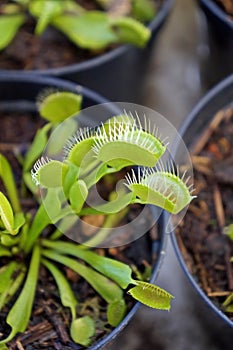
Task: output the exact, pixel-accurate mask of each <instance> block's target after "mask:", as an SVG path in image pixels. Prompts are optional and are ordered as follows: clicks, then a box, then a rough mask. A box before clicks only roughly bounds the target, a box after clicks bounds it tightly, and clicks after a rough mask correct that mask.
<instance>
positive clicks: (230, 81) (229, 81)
mask: <svg viewBox="0 0 233 350" xmlns="http://www.w3.org/2000/svg"><path fill="white" fill-rule="evenodd" d="M225 89H228V90H230V89H231V91H232V92H233V74H232V75H230V76H229V77H227V78H226V79H224V80H223V81H221V82H220V83H218V84H217V85H216V86H215V87H213V88H212V89H211V90H210V91H209V92H208V93H207V94H206V95H204V97H203V98H202V99H201V100H200V101H199V103H198V104H197V105H196V107H194V108H193V110H192V111H191V113H190V114H189V115H188V116H187V118H186V119H185V122H184V123H183V125H182V127H181V128H180V130H179V133H180V135H181V137H184V135H185V133H186V132H187V130H188V129H189V126H190V125H191V124H192V123H194V122H195V120H197V119H198V118H200V113H201V112H202V110H203V109H204V108H205V107H206V106H207V105H210V104H212V101H213V100H214V99H215V97H217V96H219V95H220V94H221V92H222V91H223V90H225ZM232 96H233V95H232ZM228 102H229V101H228ZM223 107H224V105H222V108H223ZM219 109H221V107H220V108H217V109H216V112H217V111H218V110H219ZM177 146H178V145H177V144H176V145H175V151H174V152H176V150H177ZM168 219H169V214H168V213H167V212H164V217H163V224H164V225H165V223H166V222H167V221H168ZM171 241H172V245H173V248H174V251H175V254H176V257H177V259H178V261H179V263H180V266H181V267H182V269H183V271H184V273H185V275H186V277H187V278H188V280H189V281H190V282H191V285H192V286H193V287H194V289H195V291H196V292H197V293H198V294H199V295H200V296H201V298H202V299H203V300H204V301H205V303H206V304H207V305H208V306H209V307H210V308H211V309H212V310H213V311H214V312H215V313H216V314H217V315H218V316H219V317H220V318H221V319H222V320H223V321H224V322H225V323H226V324H227V325H228V326H230V327H231V328H233V321H231V320H230V319H229V318H228V317H227V316H226V315H225V314H224V313H223V312H222V311H221V310H220V309H219V308H218V307H217V306H216V305H215V304H214V303H213V302H212V301H211V300H210V298H209V297H208V296H207V295H206V293H205V292H204V291H203V289H202V288H201V287H200V286H199V284H198V283H197V281H196V280H195V278H194V276H193V275H192V274H191V273H190V271H189V270H188V268H187V265H186V263H185V261H184V259H183V256H182V254H181V251H180V249H179V246H178V242H177V239H176V235H175V232H174V231H172V233H171Z"/></svg>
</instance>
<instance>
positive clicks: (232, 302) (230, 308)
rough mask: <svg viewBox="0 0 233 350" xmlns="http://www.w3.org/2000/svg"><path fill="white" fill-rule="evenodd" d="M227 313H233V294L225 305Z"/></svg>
mask: <svg viewBox="0 0 233 350" xmlns="http://www.w3.org/2000/svg"><path fill="white" fill-rule="evenodd" d="M223 306H224V308H225V311H226V312H233V293H231V294H230V295H228V297H227V298H226V300H225V301H224V303H223Z"/></svg>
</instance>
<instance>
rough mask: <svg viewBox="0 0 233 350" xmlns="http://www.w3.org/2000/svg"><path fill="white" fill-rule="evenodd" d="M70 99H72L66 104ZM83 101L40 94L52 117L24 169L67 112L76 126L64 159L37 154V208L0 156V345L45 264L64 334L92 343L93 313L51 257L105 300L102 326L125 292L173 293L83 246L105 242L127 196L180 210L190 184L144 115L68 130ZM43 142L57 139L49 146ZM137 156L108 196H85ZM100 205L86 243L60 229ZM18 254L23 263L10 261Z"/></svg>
mask: <svg viewBox="0 0 233 350" xmlns="http://www.w3.org/2000/svg"><path fill="white" fill-rule="evenodd" d="M56 94H57V95H56ZM68 100H69V108H68V109H67V110H65V109H64V108H65V105H67V101H68ZM72 101H73V104H72ZM80 101H81V99H80V97H78V98H77V99H76V98H75V96H72V95H66V94H65V93H63V92H62V93H55V94H52V95H51V94H50V95H49V96H46V97H45V100H44V101H42V102H40V106H39V110H40V112H41V114H43V116H44V117H45V118H46V119H47V120H48V121H49V123H48V124H46V125H45V126H44V127H43V128H42V129H41V130H39V131H38V132H37V134H36V137H35V140H34V141H33V142H32V147H31V148H30V149H29V151H28V153H27V155H26V157H25V159H24V163H23V164H22V168H23V172H24V174H26V173H27V172H28V169H29V167H30V165H31V164H32V163H33V162H35V157H38V156H40V154H41V152H42V149H43V147H44V146H45V144H46V143H47V141H48V136H49V133H50V132H51V131H53V132H55V133H56V132H57V131H56V130H57V129H55V126H57V125H58V124H59V123H60V122H61V121H63V120H65V119H67V118H68V117H70V116H71V118H69V119H68V121H69V120H71V121H72V123H71V124H72V127H71V128H70V127H69V128H68V129H65V132H64V135H65V137H67V141H66V142H65V141H64V137H63V139H62V142H61V143H62V144H64V159H63V161H59V160H56V159H52V157H51V158H48V157H45V156H43V157H40V158H39V159H38V160H37V161H36V162H35V164H34V167H33V170H32V179H33V181H34V183H35V186H38V185H39V186H40V187H41V190H42V191H43V193H44V196H43V199H42V200H40V198H38V195H36V196H35V198H36V201H35V203H37V206H38V208H37V210H36V213H35V215H33V217H32V215H31V214H30V213H29V212H23V210H22V208H21V203H20V197H19V195H18V191H17V189H16V186H15V183H14V178H13V174H12V170H11V167H10V165H9V163H8V162H7V160H6V158H4V156H2V155H0V160H1V165H3V168H4V170H3V168H1V171H0V176H1V178H2V180H3V184H4V185H5V191H4V193H0V214H1V221H0V259H5V260H4V264H5V265H4V266H3V268H1V269H0V282H1V283H0V309H1V307H3V306H5V307H6V306H7V305H9V304H8V303H9V301H11V303H12V307H11V308H10V307H9V313H8V316H7V317H6V322H7V323H8V324H9V325H10V326H11V332H10V334H9V335H7V336H5V338H4V339H0V348H1V347H3V346H4V344H6V343H8V342H9V341H10V340H11V339H12V338H13V337H14V336H15V335H16V334H17V333H18V332H24V331H25V329H26V327H27V325H28V322H29V319H30V317H31V311H32V307H33V302H34V298H35V291H36V287H37V283H38V273H39V268H40V266H41V265H43V266H44V267H45V268H46V269H47V270H48V272H49V273H50V274H51V275H52V277H53V279H54V282H55V284H56V286H57V289H58V292H59V295H60V299H61V303H62V305H63V306H64V307H67V308H69V309H70V313H71V322H70V334H71V337H72V339H73V340H74V341H75V342H77V343H79V344H81V345H84V346H88V345H89V344H90V343H91V340H92V337H93V336H94V334H95V327H96V323H97V321H98V320H97V319H96V315H95V314H94V313H93V315H92V317H90V316H87V315H85V314H83V313H81V314H79V313H78V312H77V306H78V305H79V303H80V302H79V300H78V299H77V295H76V294H75V293H74V292H73V291H72V287H71V283H70V281H69V280H68V279H67V277H66V275H65V274H64V272H63V271H62V269H58V267H57V264H61V265H63V266H65V267H66V268H69V269H72V270H73V271H74V273H76V274H78V275H79V276H81V277H82V278H84V279H85V280H86V281H87V282H88V283H89V284H90V285H91V286H92V288H93V289H94V290H95V291H96V293H97V294H98V295H99V296H100V298H102V299H103V300H104V302H105V305H106V310H107V311H106V317H107V321H106V325H107V324H110V325H111V326H113V327H115V326H117V325H118V324H119V322H120V321H121V320H122V318H123V317H124V315H125V312H126V305H125V300H124V293H125V291H127V292H128V293H129V294H130V295H131V296H132V297H133V298H134V299H135V300H139V301H140V302H142V303H144V304H145V305H148V306H150V307H153V308H157V309H163V310H169V309H170V301H171V299H172V298H173V296H172V295H171V294H169V293H168V292H166V291H165V290H163V289H161V288H160V287H158V286H154V285H152V284H150V283H148V282H146V281H142V280H140V278H139V277H140V276H139V274H138V275H136V278H135V277H134V276H135V274H134V273H133V269H132V268H131V267H130V266H128V265H127V264H124V263H122V262H119V261H117V260H115V259H111V258H109V257H106V256H100V255H99V254H97V253H96V252H95V251H93V250H91V249H90V248H89V247H96V246H98V245H101V243H102V242H103V241H104V240H105V239H107V238H108V235H109V234H111V231H112V228H113V227H115V226H117V224H119V223H120V221H121V220H122V218H123V217H124V216H125V215H126V213H127V212H128V210H129V205H130V204H134V203H141V204H147V203H151V204H153V205H157V206H160V207H162V208H164V209H166V210H168V211H170V212H171V213H177V212H179V211H180V210H182V209H183V208H184V207H185V206H186V205H187V204H188V203H189V202H190V201H191V200H192V198H193V197H192V196H191V194H190V190H191V189H190V188H189V187H188V185H187V183H186V180H185V179H184V177H181V178H179V176H178V175H176V174H175V171H174V170H173V169H169V168H168V169H167V170H166V169H164V168H162V167H161V166H160V165H159V163H158V162H159V160H160V158H161V157H162V155H163V154H164V152H165V150H166V145H165V144H164V142H162V141H161V140H160V139H159V137H158V136H157V133H156V132H155V130H154V129H153V128H151V127H150V124H149V123H145V127H144V128H143V127H142V125H141V123H140V122H139V120H138V119H134V118H133V117H132V115H127V114H125V113H123V114H122V115H119V116H116V117H113V118H111V119H110V120H108V121H107V122H105V123H102V124H101V125H100V126H98V127H97V128H91V129H89V128H84V129H79V130H78V131H76V132H74V130H73V126H74V125H75V126H76V127H77V123H76V118H75V119H74V118H72V116H74V115H76V114H77V113H78V111H79V108H80ZM57 105H58V106H60V108H59V109H57ZM72 106H73V107H72ZM71 107H72V108H71ZM60 110H61V111H60ZM55 111H57V112H58V113H57V114H56V113H55ZM56 115H57V117H56ZM74 121H75V123H73V122H74ZM71 124H68V125H71ZM61 125H62V124H61ZM61 131H62V129H61V130H60V131H59V132H60V135H61V134H62V133H61ZM68 131H69V132H68ZM64 135H63V136H64ZM70 135H73V136H70ZM42 145H43V147H42ZM49 146H50V147H51V148H53V145H49ZM51 148H50V150H51ZM138 165H140V166H142V167H143V168H142V170H140V171H138V172H137V171H136V172H135V170H131V172H129V173H128V174H127V175H126V177H125V180H124V184H123V185H122V186H121V187H120V188H117V190H116V191H112V192H111V193H110V194H109V201H107V202H100V203H98V202H97V203H95V204H94V203H93V205H90V204H92V203H90V194H91V192H92V191H93V189H94V188H95V186H96V185H97V184H98V183H99V181H100V180H101V179H104V177H105V176H106V175H109V174H114V173H118V172H119V171H120V170H122V169H124V168H125V167H128V166H132V167H135V166H138ZM151 167H153V168H151ZM30 188H31V187H30ZM33 193H35V192H34V191H33ZM96 214H104V215H105V221H104V223H103V225H102V227H100V228H99V230H98V231H97V233H96V234H95V235H94V236H92V237H90V238H87V240H86V242H85V245H82V244H77V243H74V242H72V243H71V242H68V241H67V240H66V239H65V238H64V236H62V233H61V231H59V229H62V231H63V232H65V233H66V231H68V230H72V229H73V228H74V226H75V224H76V223H77V222H78V221H79V220H80V219H81V218H82V216H83V215H96ZM51 224H55V225H57V226H58V227H59V229H56V227H54V228H53V230H52V232H51ZM48 227H50V230H48ZM19 257H20V261H21V263H20V264H16V263H15V261H16V259H18V258H19ZM13 276H14V279H13ZM15 276H16V277H15Z"/></svg>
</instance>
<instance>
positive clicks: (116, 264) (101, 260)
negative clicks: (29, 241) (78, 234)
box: [42, 240, 133, 289]
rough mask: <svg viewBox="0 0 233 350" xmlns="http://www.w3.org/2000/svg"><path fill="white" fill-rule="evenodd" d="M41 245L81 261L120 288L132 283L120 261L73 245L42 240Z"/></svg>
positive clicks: (129, 274)
mask: <svg viewBox="0 0 233 350" xmlns="http://www.w3.org/2000/svg"><path fill="white" fill-rule="evenodd" d="M42 244H43V246H44V247H47V248H52V249H55V250H56V251H59V252H60V253H61V254H66V255H72V256H75V257H76V258H79V259H82V260H83V261H85V262H86V263H88V264H89V265H90V266H92V267H93V268H94V269H96V270H97V271H99V272H100V273H102V274H103V275H105V276H106V277H108V278H110V279H111V280H113V281H115V282H116V283H117V284H119V286H120V287H121V288H124V289H125V288H126V287H128V285H129V284H130V283H133V280H132V278H131V274H132V271H131V268H130V267H129V266H128V265H126V264H124V263H122V262H120V261H117V260H115V259H110V258H107V257H104V256H101V255H99V254H96V253H94V252H91V251H90V250H87V249H83V247H82V246H77V245H75V244H73V243H68V242H61V241H57V242H51V241H49V240H43V241H42Z"/></svg>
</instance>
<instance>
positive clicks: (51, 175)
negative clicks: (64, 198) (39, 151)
mask: <svg viewBox="0 0 233 350" xmlns="http://www.w3.org/2000/svg"><path fill="white" fill-rule="evenodd" d="M67 171H68V166H67V165H66V164H64V163H62V162H59V161H58V160H52V159H48V158H44V157H41V158H40V159H39V160H37V161H36V163H35V164H34V167H33V169H32V171H31V174H32V178H33V180H34V182H35V183H36V185H41V186H42V187H45V188H52V187H62V184H63V182H64V178H65V175H66V173H67Z"/></svg>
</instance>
